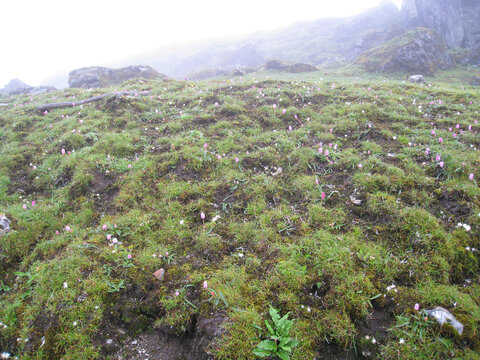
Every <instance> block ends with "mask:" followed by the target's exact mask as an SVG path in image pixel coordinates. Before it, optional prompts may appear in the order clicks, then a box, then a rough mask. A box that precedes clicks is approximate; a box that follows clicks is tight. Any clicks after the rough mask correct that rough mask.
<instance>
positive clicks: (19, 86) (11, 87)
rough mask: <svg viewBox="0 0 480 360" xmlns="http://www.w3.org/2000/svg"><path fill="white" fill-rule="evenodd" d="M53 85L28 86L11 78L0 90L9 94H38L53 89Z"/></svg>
mask: <svg viewBox="0 0 480 360" xmlns="http://www.w3.org/2000/svg"><path fill="white" fill-rule="evenodd" d="M55 90H57V89H55V88H54V87H53V86H30V85H27V84H25V83H24V82H23V81H21V80H18V79H13V80H11V81H10V82H9V83H8V84H7V85H6V86H5V87H4V88H3V89H0V92H4V93H7V94H9V95H39V94H44V93H47V92H52V91H55Z"/></svg>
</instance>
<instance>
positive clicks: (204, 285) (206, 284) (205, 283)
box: [203, 280, 208, 289]
mask: <svg viewBox="0 0 480 360" xmlns="http://www.w3.org/2000/svg"><path fill="white" fill-rule="evenodd" d="M203 288H204V289H208V283H207V280H205V281H204V282H203Z"/></svg>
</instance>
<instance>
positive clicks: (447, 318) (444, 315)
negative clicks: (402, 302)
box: [426, 306, 463, 335]
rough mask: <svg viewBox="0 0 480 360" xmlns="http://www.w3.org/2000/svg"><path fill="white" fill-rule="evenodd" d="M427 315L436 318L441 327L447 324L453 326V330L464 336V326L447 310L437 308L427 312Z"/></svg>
mask: <svg viewBox="0 0 480 360" xmlns="http://www.w3.org/2000/svg"><path fill="white" fill-rule="evenodd" d="M426 313H427V315H428V316H430V317H432V318H434V319H435V320H436V321H437V323H439V324H440V325H443V324H445V323H446V322H447V323H448V324H450V325H452V326H453V328H454V329H455V330H457V331H458V333H459V334H460V335H462V333H463V324H462V323H461V322H459V321H458V320H457V319H455V316H453V315H452V313H451V312H450V311H448V310H447V309H444V308H442V307H440V306H437V307H436V308H434V309H432V310H426Z"/></svg>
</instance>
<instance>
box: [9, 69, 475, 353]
mask: <svg viewBox="0 0 480 360" xmlns="http://www.w3.org/2000/svg"><path fill="white" fill-rule="evenodd" d="M267 75H268V76H270V77H271V79H269V80H266V79H265V78H262V79H259V78H258V76H259V75H258V74H256V75H255V76H256V77H257V80H246V79H242V78H239V79H236V80H235V82H234V81H231V80H224V81H218V82H199V83H193V82H188V81H181V82H180V81H172V80H167V81H159V80H130V81H128V82H126V83H124V84H123V85H122V87H121V89H122V90H130V91H133V93H131V94H130V95H124V96H115V95H112V96H109V97H107V98H103V99H101V100H99V101H95V102H91V103H89V104H84V105H78V103H79V101H81V100H82V99H86V98H90V97H93V96H96V95H101V94H105V93H108V92H113V91H115V90H116V89H98V90H94V91H88V90H83V89H68V90H65V91H57V92H55V93H52V94H44V95H39V96H31V97H29V96H16V97H8V98H7V97H4V98H2V99H1V101H0V102H1V103H2V106H1V107H0V156H1V159H2V161H1V162H0V212H2V213H4V214H5V217H6V218H7V219H8V220H9V221H10V223H9V227H10V228H11V231H10V232H7V227H6V226H3V225H2V232H5V233H2V234H0V353H2V352H3V354H2V357H3V358H8V357H11V358H14V357H18V358H21V359H29V360H33V359H35V360H40V359H63V360H73V359H138V360H140V359H142V360H143V359H146V358H149V359H167V360H169V359H171V360H173V359H178V358H183V359H253V358H255V355H254V354H255V353H256V354H260V355H261V354H264V355H266V354H274V353H276V354H277V356H279V358H282V359H287V358H292V359H314V358H342V357H343V358H348V359H356V358H376V359H398V358H402V359H441V358H452V357H456V358H464V359H476V358H478V356H480V342H479V337H478V333H479V328H480V323H479V319H480V300H479V299H480V281H479V271H480V262H479V260H480V252H479V250H478V249H480V240H479V239H480V228H479V226H480V202H479V196H480V188H479V186H478V179H479V177H480V172H479V169H480V166H479V165H480V163H479V160H480V157H479V155H478V154H479V152H478V149H479V146H480V138H479V131H480V127H479V125H478V120H479V111H480V93H479V91H478V88H476V89H475V88H473V87H464V86H462V87H459V86H451V85H448V84H433V85H428V86H427V85H426V86H422V85H411V84H404V83H402V82H399V81H386V80H385V81H383V79H381V78H377V79H376V80H375V81H373V82H365V81H364V82H357V83H351V81H349V80H347V81H341V80H334V81H333V80H328V81H326V80H322V78H321V76H323V75H322V74H318V73H312V74H309V75H305V76H304V77H303V78H300V77H298V75H293V74H289V75H288V76H291V79H294V80H292V81H281V80H274V79H273V78H275V73H273V72H269V73H268V74H267ZM251 76H253V75H251ZM285 76H286V75H285ZM302 79H303V80H302ZM119 89H120V87H119ZM145 91H149V93H145ZM52 102H71V103H75V104H72V105H75V106H70V107H65V108H57V109H52V110H50V111H47V112H43V111H38V110H36V107H37V106H39V105H41V104H46V103H52ZM2 219H4V218H2ZM1 221H4V224H7V220H1ZM2 223H3V222H2ZM437 306H441V307H443V308H445V309H446V310H448V311H449V312H450V313H451V315H452V316H454V317H455V319H456V320H458V321H459V322H460V323H461V325H462V326H463V328H462V329H461V330H455V329H454V327H453V326H451V325H448V324H446V325H444V326H442V327H440V326H439V325H438V324H437V322H436V321H435V320H434V318H433V314H434V312H432V309H434V308H435V307H437ZM276 310H278V312H277V311H276ZM287 313H288V314H289V315H288V319H290V320H293V323H289V322H287V321H285V320H286V319H285V318H284V319H283V320H280V318H279V316H282V317H283V316H284V315H286V314H287ZM271 318H273V321H274V323H273V325H270V324H272V319H271ZM265 320H268V321H269V325H268V326H267V324H266V322H265ZM275 324H276V325H275ZM290 326H291V328H290ZM269 327H271V329H269ZM275 331H276V332H277V334H278V335H279V337H280V339H279V340H278V341H277V342H275V341H274V340H272V335H271V332H275ZM460 332H461V334H460ZM281 347H282V348H281ZM280 350H281V351H280ZM290 354H292V355H291V356H290Z"/></svg>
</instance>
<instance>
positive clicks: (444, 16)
mask: <svg viewBox="0 0 480 360" xmlns="http://www.w3.org/2000/svg"><path fill="white" fill-rule="evenodd" d="M402 16H403V22H404V24H405V25H406V26H423V27H426V28H429V29H433V30H435V31H436V32H437V33H438V34H439V35H440V37H441V38H442V39H443V41H444V42H445V44H446V45H447V46H448V47H449V48H464V49H468V50H477V49H479V48H480V21H479V20H478V19H480V1H478V0H404V1H403V5H402ZM469 61H470V62H471V63H476V61H478V60H477V59H476V58H475V57H474V56H473V57H472V56H471V55H470V56H469Z"/></svg>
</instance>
